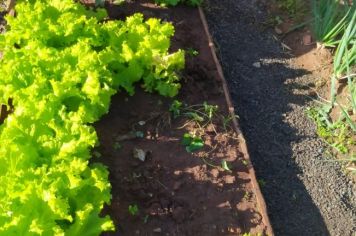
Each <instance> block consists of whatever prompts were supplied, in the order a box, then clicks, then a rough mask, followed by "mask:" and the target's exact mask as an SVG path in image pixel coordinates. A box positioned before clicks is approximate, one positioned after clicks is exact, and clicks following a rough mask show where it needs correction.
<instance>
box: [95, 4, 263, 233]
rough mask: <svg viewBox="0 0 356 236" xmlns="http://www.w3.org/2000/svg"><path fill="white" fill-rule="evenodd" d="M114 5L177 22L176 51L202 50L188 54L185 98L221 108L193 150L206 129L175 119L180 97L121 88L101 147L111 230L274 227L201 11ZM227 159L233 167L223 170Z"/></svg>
mask: <svg viewBox="0 0 356 236" xmlns="http://www.w3.org/2000/svg"><path fill="white" fill-rule="evenodd" d="M107 8H108V10H109V13H110V16H111V17H112V18H120V19H123V18H125V17H126V16H127V15H131V14H133V13H135V12H142V13H143V14H144V15H145V16H147V17H159V18H161V19H163V20H167V21H172V22H173V23H174V25H175V28H176V34H175V36H174V39H173V45H172V50H176V49H178V48H182V49H189V48H192V49H194V50H197V51H198V52H199V55H198V56H189V55H188V56H187V62H186V69H185V70H184V72H183V73H182V75H181V76H182V78H183V81H182V89H181V91H180V94H179V96H178V98H177V99H179V100H180V101H182V102H184V103H186V104H188V105H198V104H203V103H204V102H207V103H208V104H211V105H217V106H218V112H217V114H216V115H215V116H214V117H213V119H212V122H211V123H209V124H208V125H206V126H204V134H203V136H202V138H203V140H204V142H205V145H204V148H203V149H201V150H198V151H196V152H194V153H188V152H187V151H186V149H185V147H184V146H183V145H182V137H183V134H184V133H187V132H194V131H197V130H199V127H198V126H197V124H196V123H194V122H191V121H190V119H189V118H188V117H184V116H182V117H179V118H177V119H173V118H172V117H171V114H170V113H169V106H170V104H171V102H172V99H167V98H164V97H161V96H158V95H155V94H149V93H145V92H144V91H142V90H141V89H139V88H138V89H137V92H136V94H135V95H134V96H132V97H130V96H127V95H123V93H120V94H119V95H118V96H115V97H114V98H113V100H112V105H111V109H110V112H109V114H108V115H107V116H105V117H103V119H102V120H101V121H100V122H98V123H97V124H96V130H97V132H98V135H99V140H100V144H101V145H100V147H99V148H98V150H97V151H99V152H100V153H101V154H102V156H103V158H101V159H100V160H101V161H103V162H104V163H105V164H106V165H107V166H108V168H109V170H110V181H111V183H112V196H113V198H112V204H111V205H110V206H108V207H106V209H105V212H106V213H109V214H110V215H111V217H112V219H113V220H114V222H115V224H116V227H117V232H115V233H106V234H105V235H129V236H131V235H160V234H161V235H179V236H180V235H202V236H203V235H204V236H205V235H211V236H215V235H242V234H243V233H246V232H251V233H262V234H265V233H266V232H268V230H269V228H268V226H267V225H266V224H265V223H264V222H266V221H265V220H267V219H263V217H262V215H263V213H261V211H260V210H259V206H258V202H257V197H256V191H258V189H257V190H256V188H255V187H254V184H253V182H252V181H251V178H252V177H253V176H252V175H253V170H252V167H251V165H250V164H249V162H248V157H247V156H246V155H244V152H243V151H241V149H239V141H240V140H241V139H240V138H238V136H237V135H236V134H235V132H234V131H233V128H232V123H231V119H230V118H229V112H228V107H227V103H226V100H225V95H224V92H223V87H222V81H221V80H220V78H219V75H218V71H217V67H216V64H215V62H214V60H213V57H212V54H211V51H210V47H209V43H208V39H207V37H206V34H205V31H204V28H203V25H202V22H201V20H200V17H199V11H198V9H195V8H188V7H176V8H174V9H172V10H171V9H163V8H158V7H156V6H155V5H153V4H150V3H148V2H147V1H136V2H135V3H127V5H120V6H112V5H108V6H107ZM224 120H225V122H224ZM137 134H139V135H137ZM140 154H144V155H141V159H142V160H140V159H139V158H137V157H138V156H140ZM223 160H225V161H226V162H227V163H228V165H229V168H230V170H231V171H229V170H224V168H222V165H221V162H222V161H223ZM251 173H252V174H251ZM129 206H131V207H134V206H137V207H138V211H137V213H136V214H133V213H132V212H131V213H130V212H129V210H128V209H129ZM267 221H268V220H267Z"/></svg>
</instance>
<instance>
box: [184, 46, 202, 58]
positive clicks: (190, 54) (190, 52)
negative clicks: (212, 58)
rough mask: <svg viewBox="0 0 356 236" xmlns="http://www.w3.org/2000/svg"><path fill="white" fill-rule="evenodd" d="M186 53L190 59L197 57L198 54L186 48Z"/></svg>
mask: <svg viewBox="0 0 356 236" xmlns="http://www.w3.org/2000/svg"><path fill="white" fill-rule="evenodd" d="M186 52H187V54H188V55H189V56H192V57H196V56H198V55H199V52H198V51H197V50H195V49H193V48H188V49H187V50H186Z"/></svg>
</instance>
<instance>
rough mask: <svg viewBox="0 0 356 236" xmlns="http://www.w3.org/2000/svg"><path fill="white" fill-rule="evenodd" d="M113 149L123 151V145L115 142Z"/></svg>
mask: <svg viewBox="0 0 356 236" xmlns="http://www.w3.org/2000/svg"><path fill="white" fill-rule="evenodd" d="M113 148H114V149H115V150H119V149H121V148H122V146H121V144H120V143H118V142H115V143H114V144H113Z"/></svg>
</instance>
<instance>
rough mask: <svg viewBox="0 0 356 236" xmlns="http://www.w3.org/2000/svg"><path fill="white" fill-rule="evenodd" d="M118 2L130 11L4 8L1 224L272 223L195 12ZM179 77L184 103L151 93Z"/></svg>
mask: <svg viewBox="0 0 356 236" xmlns="http://www.w3.org/2000/svg"><path fill="white" fill-rule="evenodd" d="M108 8H109V9H108V10H109V13H110V16H112V17H113V18H114V17H115V16H121V18H122V20H120V21H113V20H109V21H107V20H105V18H106V13H105V11H103V10H100V9H99V10H97V11H95V12H93V11H91V10H88V9H86V8H85V7H83V6H82V5H80V4H79V3H74V2H72V1H70V0H64V1H63V0H61V1H60V0H46V1H45V0H43V1H36V2H34V1H29V2H21V3H18V4H17V6H16V12H17V15H16V17H11V16H10V17H9V18H8V19H7V20H8V24H9V26H10V30H9V31H8V32H7V33H6V34H5V35H2V36H1V40H0V46H1V50H2V52H3V58H2V60H1V67H0V68H1V69H0V70H1V73H2V74H6V75H8V77H7V78H3V79H2V80H1V82H0V91H1V94H2V97H1V103H2V104H8V101H9V100H12V106H13V110H12V111H10V114H9V115H8V116H7V117H6V119H5V121H4V123H3V124H2V125H1V136H0V137H1V141H2V144H3V146H1V148H0V153H1V157H0V158H2V160H1V161H2V162H1V172H0V173H1V176H0V179H1V182H2V183H3V185H2V186H1V189H0V197H1V199H2V205H1V212H0V233H1V234H3V235H27V234H34V235H37V234H38V235H41V234H42V235H98V234H100V233H101V232H102V231H109V230H113V229H114V225H115V228H116V231H115V233H113V234H114V235H118V234H120V235H121V234H126V235H132V234H133V233H135V234H143V235H147V234H148V235H150V234H154V233H159V232H162V233H169V234H178V235H182V234H183V235H184V234H185V235H217V234H218V235H219V234H228V233H241V234H242V233H245V232H252V233H265V232H271V229H270V226H269V224H268V219H266V217H265V212H263V211H264V209H262V210H260V207H259V202H258V199H259V200H260V201H262V199H260V197H259V194H260V193H259V190H258V189H255V187H256V186H257V185H256V183H255V179H254V176H253V172H251V170H252V169H251V166H250V165H249V162H248V159H246V156H244V154H246V153H244V152H243V151H242V150H239V149H238V146H239V144H241V143H239V142H241V139H239V136H236V134H235V133H234V132H233V129H232V128H231V126H232V120H233V119H234V117H231V115H230V113H228V112H227V106H226V105H225V103H226V102H225V100H224V92H223V89H222V84H221V81H219V79H218V78H219V74H218V71H217V67H216V64H215V62H214V60H213V58H212V56H211V52H210V51H209V47H208V40H207V39H206V38H205V32H204V28H203V25H202V22H201V21H200V18H199V14H198V10H197V9H192V8H185V7H178V8H174V9H162V8H159V7H157V6H155V5H153V4H151V3H149V2H143V1H138V2H136V3H134V4H129V5H126V6H108ZM134 12H143V13H144V14H145V17H143V16H142V15H141V14H136V15H133V16H130V17H127V18H126V16H128V15H131V14H132V13H134ZM152 16H156V17H158V18H161V19H162V20H163V21H160V20H157V19H148V18H149V17H152ZM144 18H145V19H144ZM165 21H173V24H174V26H175V27H176V34H175V37H174V38H173V44H172V47H171V49H170V50H171V52H168V49H169V48H170V42H169V41H170V37H171V36H172V35H173V33H174V29H173V27H172V26H171V25H170V24H169V23H165ZM180 48H182V49H186V59H187V61H186V69H185V70H184V71H182V72H179V71H180V70H181V69H182V68H183V65H184V54H183V51H181V50H179V49H180ZM179 78H182V80H183V81H182V88H181V91H180V95H179V97H178V99H179V101H173V99H168V98H164V97H161V96H158V95H154V94H148V93H147V92H157V93H159V94H161V95H163V96H167V97H172V96H174V95H176V94H177V93H178V91H179V88H180V87H181V85H180V84H179V83H178V82H179ZM139 83H141V86H140V85H139ZM140 87H142V88H143V89H144V90H145V92H144V91H143V90H142V88H140ZM117 91H120V93H119V94H118V95H117V96H115V97H113V101H112V102H111V112H110V113H109V114H108V115H107V116H105V117H104V118H103V119H102V121H100V122H99V123H96V125H95V127H96V131H95V130H94V129H93V127H92V126H91V124H92V123H94V122H96V121H98V120H99V118H100V117H101V116H102V115H104V114H106V113H107V112H108V109H109V104H110V99H111V96H113V95H114V94H115V93H116V92H117ZM135 91H136V94H135ZM225 92H226V91H225ZM134 94H135V95H134ZM132 95H133V96H132ZM8 107H9V106H8ZM97 135H98V137H97ZM98 143H100V146H99V147H97V148H96V149H95V151H91V149H92V148H93V147H95V146H98ZM91 156H94V157H97V158H91ZM98 157H101V158H100V159H99V158H98ZM100 162H103V163H105V164H106V166H107V167H106V166H104V165H103V164H101V163H100ZM107 169H108V170H109V171H108V170H107ZM251 173H252V174H251ZM108 175H110V183H109V181H108ZM111 185H112V188H111ZM257 188H258V187H257ZM110 192H111V194H110ZM256 194H257V197H256ZM104 205H108V206H107V207H105V209H104V212H102V208H103V206H104ZM29 209H31V211H30V212H29ZM105 213H107V214H105ZM108 215H110V216H111V219H112V220H110V219H109V216H108ZM102 216H103V217H102ZM104 216H105V217H104ZM266 222H267V223H266ZM113 223H114V224H113Z"/></svg>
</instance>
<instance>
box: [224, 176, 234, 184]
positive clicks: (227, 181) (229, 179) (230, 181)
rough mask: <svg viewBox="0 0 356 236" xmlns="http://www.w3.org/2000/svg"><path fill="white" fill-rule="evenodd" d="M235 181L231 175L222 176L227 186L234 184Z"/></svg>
mask: <svg viewBox="0 0 356 236" xmlns="http://www.w3.org/2000/svg"><path fill="white" fill-rule="evenodd" d="M235 180H236V178H235V176H232V175H226V176H224V181H225V183H227V184H233V183H234V182H235Z"/></svg>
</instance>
